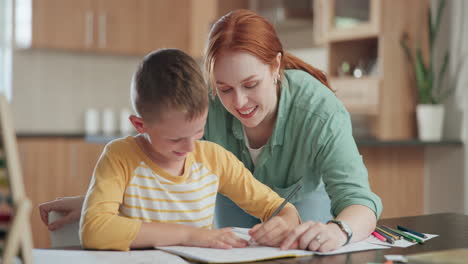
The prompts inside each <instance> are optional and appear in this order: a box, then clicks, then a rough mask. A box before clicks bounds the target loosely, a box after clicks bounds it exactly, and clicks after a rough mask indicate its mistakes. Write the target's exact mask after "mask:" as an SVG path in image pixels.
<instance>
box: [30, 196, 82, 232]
mask: <svg viewBox="0 0 468 264" xmlns="http://www.w3.org/2000/svg"><path fill="white" fill-rule="evenodd" d="M83 201H84V197H83V196H77V197H63V198H57V199H56V200H53V201H50V202H46V203H43V204H40V205H39V213H40V215H41V219H42V222H44V224H46V225H47V227H48V228H49V230H50V231H53V230H57V229H60V228H62V227H63V226H64V225H65V224H68V223H72V222H74V221H76V220H78V219H80V216H81V207H82V206H83ZM50 211H57V212H59V213H62V214H64V216H63V217H62V218H60V219H59V220H57V221H54V222H52V223H50V224H49V212H50Z"/></svg>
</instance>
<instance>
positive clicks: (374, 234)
mask: <svg viewBox="0 0 468 264" xmlns="http://www.w3.org/2000/svg"><path fill="white" fill-rule="evenodd" d="M372 235H373V236H375V237H376V238H377V239H378V240H380V241H383V242H386V241H387V240H386V239H385V237H383V236H381V235H380V234H379V233H377V232H375V231H373V232H372Z"/></svg>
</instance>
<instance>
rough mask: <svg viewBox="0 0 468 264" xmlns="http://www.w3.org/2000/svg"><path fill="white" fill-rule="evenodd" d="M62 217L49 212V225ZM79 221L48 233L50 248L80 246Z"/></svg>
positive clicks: (59, 214) (56, 213) (57, 213)
mask: <svg viewBox="0 0 468 264" xmlns="http://www.w3.org/2000/svg"><path fill="white" fill-rule="evenodd" d="M62 217H63V215H62V214H61V213H59V212H56V211H51V212H49V223H52V222H54V221H56V220H58V219H60V218H62ZM79 230H80V221H79V220H78V221H75V222H72V223H69V224H66V225H64V226H63V227H62V228H60V229H58V230H55V231H51V232H50V242H51V247H53V248H57V247H69V246H80V236H79Z"/></svg>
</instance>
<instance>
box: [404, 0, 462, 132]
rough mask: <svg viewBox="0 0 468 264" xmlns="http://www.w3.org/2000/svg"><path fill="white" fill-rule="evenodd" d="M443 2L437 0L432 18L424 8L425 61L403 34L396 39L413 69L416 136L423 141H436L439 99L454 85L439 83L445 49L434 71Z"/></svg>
mask: <svg viewBox="0 0 468 264" xmlns="http://www.w3.org/2000/svg"><path fill="white" fill-rule="evenodd" d="M445 4H446V1H445V0H440V1H439V3H438V6H437V10H436V13H435V19H433V16H432V12H431V8H430V7H429V8H428V11H427V31H428V32H427V33H428V36H429V56H428V60H427V61H425V60H424V58H423V54H422V49H421V46H418V47H416V48H415V51H414V55H413V52H412V50H411V49H410V47H409V46H408V38H407V36H403V38H402V39H401V42H400V43H401V46H402V47H403V49H404V51H405V54H406V57H407V58H408V60H409V62H410V64H411V65H412V67H413V69H414V77H415V79H416V85H417V95H418V105H417V106H416V117H417V121H418V135H419V139H420V140H424V141H438V140H440V139H441V137H442V129H443V118H444V105H443V102H444V101H445V100H446V99H447V97H448V96H449V95H450V94H451V93H452V92H453V91H454V88H455V85H452V87H448V86H443V85H442V83H443V80H444V78H445V75H446V74H447V68H448V65H449V62H450V52H449V51H448V50H446V51H445V53H444V56H443V60H442V64H441V66H440V67H438V70H437V69H436V65H435V49H436V48H435V46H436V45H435V42H436V40H437V35H438V33H439V30H440V24H441V19H442V16H443V11H444V9H445Z"/></svg>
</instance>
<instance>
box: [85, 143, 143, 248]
mask: <svg viewBox="0 0 468 264" xmlns="http://www.w3.org/2000/svg"><path fill="white" fill-rule="evenodd" d="M127 162H128V161H127ZM128 170H129V168H128V165H127V166H126V165H125V161H124V159H123V158H119V155H117V153H115V151H112V145H108V146H106V148H105V150H104V153H103V154H102V155H101V158H100V159H99V161H98V163H97V165H96V168H95V170H94V173H93V177H92V179H91V183H90V186H89V189H88V192H87V194H86V198H85V202H84V205H83V209H82V216H81V221H80V239H81V244H82V246H83V247H84V248H89V249H112V250H129V248H130V244H131V243H132V242H133V240H134V239H135V238H136V236H137V234H138V232H139V230H140V227H141V221H138V220H134V219H129V218H126V217H123V216H119V206H120V204H121V203H122V199H123V195H124V192H125V188H126V183H127V178H128V177H129V176H127V175H129V173H127V171H128Z"/></svg>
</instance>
